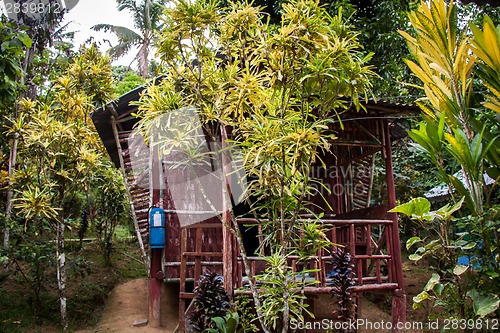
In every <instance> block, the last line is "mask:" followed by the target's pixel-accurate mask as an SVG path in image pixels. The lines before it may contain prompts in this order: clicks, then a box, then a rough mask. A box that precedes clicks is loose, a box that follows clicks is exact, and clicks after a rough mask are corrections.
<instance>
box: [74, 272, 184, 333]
mask: <svg viewBox="0 0 500 333" xmlns="http://www.w3.org/2000/svg"><path fill="white" fill-rule="evenodd" d="M176 287H177V286H176V285H175V284H174V285H172V284H169V285H165V284H164V288H163V290H162V297H161V298H162V305H161V311H162V328H158V329H154V328H150V327H148V326H144V327H135V326H134V322H135V321H138V320H145V319H147V318H148V301H147V290H148V288H147V280H146V279H139V280H132V281H129V282H126V283H124V284H121V285H119V286H118V287H116V288H115V289H114V290H113V291H112V292H111V295H110V297H109V300H108V304H107V305H106V308H105V310H104V313H103V315H102V318H101V320H100V322H99V324H98V326H97V327H96V328H95V329H92V330H82V331H77V332H75V333H104V332H107V333H108V332H109V333H111V332H116V333H153V332H164V333H170V332H173V331H174V329H175V327H176V326H177V316H178V313H177V311H178V300H177V298H178V290H176Z"/></svg>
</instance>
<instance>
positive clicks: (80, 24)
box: [64, 0, 137, 68]
mask: <svg viewBox="0 0 500 333" xmlns="http://www.w3.org/2000/svg"><path fill="white" fill-rule="evenodd" d="M64 22H65V23H69V27H68V32H69V31H76V34H75V40H74V43H75V47H77V48H78V47H79V45H81V44H83V43H84V42H85V41H86V40H87V39H89V38H90V37H94V38H95V40H96V42H101V43H102V44H101V50H102V51H105V50H107V49H109V48H110V44H109V42H111V45H115V44H116V43H117V39H116V37H115V36H114V35H113V34H112V33H105V32H102V31H100V32H97V31H94V30H92V29H91V27H92V26H94V25H96V24H100V23H107V24H113V25H120V26H124V27H127V28H133V27H134V23H133V20H132V15H131V14H130V12H129V11H127V10H124V11H121V12H119V11H118V10H117V9H116V1H115V0H80V1H79V2H78V4H77V5H76V6H75V7H74V8H73V9H71V10H70V11H69V12H68V13H67V14H66V16H65V20H64ZM106 40H107V41H109V42H107V41H106ZM136 53H137V52H134V50H131V51H130V52H129V53H128V54H127V55H126V56H124V57H122V58H120V59H118V60H117V61H115V62H113V65H124V66H128V65H130V63H131V62H132V60H133V59H134V56H135V55H136ZM132 67H134V68H136V64H134V65H133V66H132Z"/></svg>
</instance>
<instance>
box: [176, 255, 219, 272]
mask: <svg viewBox="0 0 500 333" xmlns="http://www.w3.org/2000/svg"><path fill="white" fill-rule="evenodd" d="M182 255H183V256H186V257H197V258H199V257H221V258H222V255H223V254H222V252H204V251H194V252H193V251H192V252H182ZM200 275H201V274H200Z"/></svg>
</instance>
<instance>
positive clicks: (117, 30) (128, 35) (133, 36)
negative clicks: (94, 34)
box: [92, 24, 142, 43]
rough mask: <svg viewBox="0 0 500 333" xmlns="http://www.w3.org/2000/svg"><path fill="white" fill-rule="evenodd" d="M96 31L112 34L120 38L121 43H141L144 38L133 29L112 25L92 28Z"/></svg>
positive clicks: (99, 25) (100, 25) (98, 25)
mask: <svg viewBox="0 0 500 333" xmlns="http://www.w3.org/2000/svg"><path fill="white" fill-rule="evenodd" d="M92 29H93V30H95V31H105V32H112V33H114V34H115V35H116V37H118V41H119V43H140V42H141V41H142V36H141V35H139V34H138V33H137V32H135V31H134V30H132V29H129V28H126V27H121V26H117V25H112V24H97V25H94V26H93V27H92Z"/></svg>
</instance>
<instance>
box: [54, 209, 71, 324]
mask: <svg viewBox="0 0 500 333" xmlns="http://www.w3.org/2000/svg"><path fill="white" fill-rule="evenodd" d="M56 229H57V236H56V259H57V288H58V289H59V303H60V311H61V324H62V328H63V331H64V332H66V331H67V330H68V319H67V317H66V254H65V252H64V219H63V218H62V216H61V217H60V219H59V220H58V223H57V226H56Z"/></svg>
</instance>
